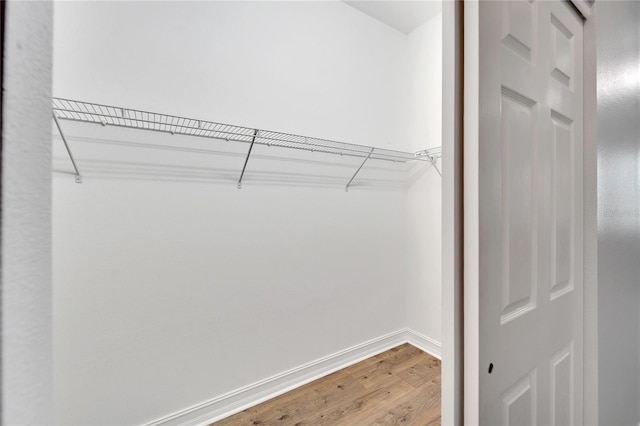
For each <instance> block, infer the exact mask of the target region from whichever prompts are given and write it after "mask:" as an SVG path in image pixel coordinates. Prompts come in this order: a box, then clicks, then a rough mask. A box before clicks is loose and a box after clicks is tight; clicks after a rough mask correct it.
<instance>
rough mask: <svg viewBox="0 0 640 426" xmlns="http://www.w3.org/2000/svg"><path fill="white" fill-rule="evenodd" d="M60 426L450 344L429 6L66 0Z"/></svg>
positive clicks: (59, 194)
mask: <svg viewBox="0 0 640 426" xmlns="http://www.w3.org/2000/svg"><path fill="white" fill-rule="evenodd" d="M54 35H55V37H54V40H53V44H54V74H53V94H54V98H53V100H52V103H53V119H52V126H53V128H54V138H53V140H52V144H53V169H54V176H53V270H54V314H53V315H54V316H53V318H54V397H55V405H56V410H57V412H56V423H58V424H155V425H160V424H163V425H169V424H198V422H205V421H211V420H214V419H216V418H219V417H220V416H224V415H228V414H231V413H232V412H233V411H234V410H235V411H237V410H238V409H240V408H242V407H246V406H247V405H249V404H253V403H257V402H260V401H262V400H264V399H266V398H268V397H270V396H273V395H274V394H275V393H281V392H283V391H286V390H287V389H290V388H292V387H295V386H298V385H300V384H302V383H306V382H308V381H310V380H312V379H314V378H317V377H320V376H322V375H324V374H327V373H328V372H331V371H334V370H336V369H338V368H341V367H344V366H346V365H349V364H351V363H354V362H356V361H359V360H362V359H364V358H366V357H368V356H371V355H374V354H376V353H379V352H381V351H383V350H386V349H389V348H391V347H393V346H397V345H398V344H400V343H404V342H407V341H408V342H410V343H412V344H414V345H415V346H417V347H419V348H421V349H423V350H425V351H428V352H429V353H431V354H433V355H435V356H440V350H441V344H440V342H441V286H442V280H441V256H440V252H441V238H442V236H441V232H442V230H441V225H440V223H441V164H440V157H441V149H440V146H441V144H442V143H441V127H442V126H441V120H442V117H441V105H442V84H441V81H442V18H441V11H440V4H439V3H438V2H385V1H383V2H374V1H372V2H368V1H362V2H351V1H326V2H68V3H67V2H56V3H55V12H54Z"/></svg>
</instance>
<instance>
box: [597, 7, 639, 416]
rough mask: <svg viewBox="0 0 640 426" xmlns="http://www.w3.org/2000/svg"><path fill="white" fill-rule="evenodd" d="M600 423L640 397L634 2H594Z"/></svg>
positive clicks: (632, 410)
mask: <svg viewBox="0 0 640 426" xmlns="http://www.w3.org/2000/svg"><path fill="white" fill-rule="evenodd" d="M596 19H597V22H596V26H597V29H598V33H597V37H598V43H597V55H598V303H599V306H598V323H599V324H598V335H599V340H598V345H599V361H598V362H599V368H598V372H599V398H600V403H599V417H600V424H606V425H629V424H634V425H635V424H638V422H639V421H640V415H639V413H638V409H639V406H638V401H639V400H640V352H639V351H640V342H639V339H640V307H639V304H640V286H638V279H639V277H640V264H639V263H638V253H640V186H639V185H640V166H639V164H640V125H639V123H640V121H639V118H640V68H639V66H640V49H639V47H640V31H639V30H638V29H639V28H640V3H637V2H599V3H598V4H597V10H596Z"/></svg>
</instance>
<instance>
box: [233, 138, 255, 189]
mask: <svg viewBox="0 0 640 426" xmlns="http://www.w3.org/2000/svg"><path fill="white" fill-rule="evenodd" d="M257 136H258V129H255V130H254V131H253V138H251V145H249V151H248V152H247V158H245V159H244V166H243V167H242V173H240V179H238V189H242V178H244V172H245V171H246V170H247V163H248V162H249V157H251V150H252V149H253V144H254V143H255V142H256V137H257Z"/></svg>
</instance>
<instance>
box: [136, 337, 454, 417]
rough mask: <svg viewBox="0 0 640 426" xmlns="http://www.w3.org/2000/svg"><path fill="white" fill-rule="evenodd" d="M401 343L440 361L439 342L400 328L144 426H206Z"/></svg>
mask: <svg viewBox="0 0 640 426" xmlns="http://www.w3.org/2000/svg"><path fill="white" fill-rule="evenodd" d="M404 343H409V344H411V345H413V346H415V347H417V348H418V349H421V350H423V351H425V352H428V353H430V354H431V355H433V356H435V357H438V358H440V353H441V344H440V343H439V342H437V341H435V340H433V339H431V338H429V337H427V336H424V335H422V334H420V333H417V332H415V331H413V330H409V329H406V328H403V329H400V330H398V331H394V332H393V333H389V334H386V335H384V336H381V337H378V338H376V339H372V340H369V341H367V342H364V343H361V344H359V345H355V346H352V347H351V348H348V349H344V350H342V351H339V352H336V353H334V354H331V355H328V356H325V357H322V358H319V359H317V360H315V361H312V362H309V363H307V364H304V365H301V366H299V367H296V368H293V369H291V370H288V371H284V372H282V373H280V374H276V375H275V376H271V377H268V378H266V379H264V380H260V381H258V382H255V383H252V384H250V385H247V386H244V387H241V388H239V389H236V390H234V391H231V392H228V393H226V394H223V395H219V396H217V397H215V398H212V399H210V400H208V401H204V402H201V403H200V404H196V405H193V406H191V407H189V408H185V409H183V410H180V411H176V412H175V413H172V414H169V415H168V416H165V417H162V418H159V419H156V420H154V421H152V422H150V423H147V424H146V425H145V426H177V425H180V426H200V425H209V424H211V423H213V422H216V421H218V420H221V419H223V418H225V417H228V416H231V415H233V414H236V413H239V412H240V411H243V410H246V409H247V408H249V407H253V406H254V405H257V404H260V403H262V402H264V401H267V400H269V399H272V398H275V397H276V396H278V395H281V394H283V393H286V392H289V391H291V390H293V389H295V388H298V387H300V386H303V385H305V384H307V383H309V382H312V381H314V380H317V379H319V378H321V377H324V376H326V375H328V374H331V373H333V372H335V371H338V370H341V369H343V368H345V367H348V366H350V365H352V364H355V363H357V362H360V361H362V360H365V359H367V358H370V357H372V356H375V355H377V354H379V353H382V352H384V351H387V350H389V349H391V348H394V347H396V346H399V345H402V344H404Z"/></svg>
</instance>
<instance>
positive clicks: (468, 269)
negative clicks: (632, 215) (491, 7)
mask: <svg viewBox="0 0 640 426" xmlns="http://www.w3.org/2000/svg"><path fill="white" fill-rule="evenodd" d="M454 3H455V4H457V7H460V8H462V9H463V10H462V25H461V27H462V28H463V37H462V40H461V42H462V48H463V51H464V53H463V57H462V59H461V61H460V62H461V63H462V64H463V65H462V67H463V78H462V80H463V81H462V83H461V84H462V87H463V93H464V94H463V99H462V101H461V102H462V106H461V108H454V109H452V110H448V109H445V108H444V106H445V104H444V103H445V93H444V92H443V126H444V125H445V123H446V116H447V112H453V113H454V115H455V114H459V113H460V111H462V114H463V117H464V119H463V120H462V129H461V130H462V143H461V145H457V144H455V143H451V142H449V143H447V139H446V138H444V139H443V153H444V154H443V169H446V167H447V164H449V165H450V163H451V162H455V161H457V160H458V155H459V154H461V157H462V159H461V162H462V166H461V173H462V185H463V187H462V188H461V191H462V202H461V205H460V206H459V208H460V209H461V210H460V211H456V210H455V209H452V207H456V206H457V205H456V204H452V203H451V202H450V201H449V200H447V198H445V197H446V196H447V195H446V194H447V192H448V190H450V189H451V187H453V188H454V189H455V190H458V188H457V187H456V186H455V185H453V186H452V185H451V182H447V180H446V179H445V177H446V175H444V174H443V232H451V231H452V230H453V231H454V232H453V233H452V234H448V235H449V238H451V235H453V236H454V245H455V243H457V239H456V238H457V237H458V229H457V228H455V227H454V228H451V227H450V224H449V227H448V226H447V225H448V222H452V221H453V222H455V219H450V218H449V217H448V216H447V215H452V213H453V216H454V217H455V213H456V212H457V213H458V214H461V215H462V217H463V220H462V229H460V230H459V232H460V235H462V237H463V241H462V251H461V252H460V253H459V252H458V251H455V250H454V252H453V253H454V261H453V262H452V261H451V259H449V257H451V256H452V251H451V250H447V249H448V247H446V246H445V241H446V238H443V283H448V285H444V286H443V314H446V313H447V308H448V307H451V306H453V307H454V312H456V313H457V312H458V310H460V315H461V317H460V315H458V316H453V315H450V316H447V317H443V324H447V323H446V321H447V320H449V321H451V320H452V319H453V320H454V321H455V320H458V319H459V320H460V323H461V327H456V326H454V327H451V326H443V364H442V424H446V425H454V424H455V425H458V424H478V423H479V395H480V387H479V380H478V379H479V375H480V367H479V363H478V359H479V344H480V336H479V328H478V323H479V303H480V294H479V262H478V259H479V222H478V218H479V188H478V183H477V182H478V177H479V166H480V165H479V150H478V144H477V141H478V138H479V122H480V120H481V119H482V117H481V115H480V111H479V108H478V107H477V106H478V101H479V84H480V81H479V69H480V67H479V29H480V22H479V2H478V0H464V1H463V2H458V1H456V2H454ZM446 4H447V2H445V5H446ZM571 4H572V5H573V6H574V7H575V9H576V10H577V11H578V13H580V15H581V16H582V17H583V18H584V51H583V61H584V75H583V85H584V87H583V99H584V113H583V117H584V120H583V149H584V152H583V168H584V181H583V191H584V192H583V193H584V199H583V204H584V206H583V208H584V225H583V228H584V243H583V244H584V247H583V249H584V251H583V253H584V262H583V265H584V266H583V272H584V311H583V323H584V351H583V353H584V362H583V376H584V386H583V389H584V391H583V398H584V404H583V407H584V409H583V410H584V423H585V424H586V425H597V424H598V300H597V298H598V278H597V277H598V276H597V242H598V235H597V126H596V122H597V120H596V119H597V90H596V89H597V78H596V73H597V69H596V25H595V16H596V7H595V6H592V4H591V2H586V1H584V0H572V2H571ZM449 8H451V6H449ZM446 10H447V8H446V7H444V8H443V27H445V26H447V24H449V25H454V24H452V23H453V22H456V21H453V20H452V19H451V17H450V16H449V17H447V14H445V11H446ZM447 19H448V21H447ZM445 35H446V34H445ZM444 41H445V42H446V41H447V38H446V37H445V38H444ZM454 46H456V45H455V44H454ZM448 47H450V46H447V44H446V43H445V44H444V46H443V52H444V55H445V56H444V58H445V60H444V62H443V63H444V67H445V68H444V72H443V85H444V86H445V89H444V90H446V89H447V82H446V79H445V78H444V76H446V75H447V73H446V71H447V68H446V67H447V61H446V54H447V48H448ZM458 106H459V105H458ZM457 118H458V117H457V116H456V121H457ZM445 130H446V129H445V128H444V127H443V136H444V135H445V133H444V131H445ZM457 130H458V129H457ZM453 140H454V141H457V139H455V138H454V139H453ZM474 142H475V143H474ZM448 144H449V145H450V147H449V150H447V145H448ZM447 153H449V157H451V158H447ZM458 166H459V164H454V165H453V168H454V170H456V171H457V170H458V169H457V167H458ZM450 167H451V165H450ZM457 177H459V176H457V175H456V178H457ZM450 179H451V180H454V179H453V178H452V177H450ZM445 235H446V234H445ZM458 268H462V271H460V269H458ZM452 269H453V272H454V273H453V274H452ZM457 273H461V275H462V283H461V288H458V285H459V283H458V281H457V280H455V279H453V280H452V279H451V277H457V275H455V274H457ZM451 284H453V285H451ZM449 285H451V287H452V289H449V290H448V287H449ZM458 292H461V294H462V300H461V301H460V300H458V299H456V298H455V295H457V293H458ZM449 293H453V296H454V297H452V294H449ZM445 294H446V295H447V297H448V298H447V299H445V296H444V295H445ZM452 332H453V334H452ZM458 333H461V334H462V336H464V337H463V339H462V342H461V343H460V342H459V340H458V339H457V338H458V337H460V335H459V334H458ZM447 346H452V347H451V348H449V351H448V350H447ZM456 349H457V350H459V351H461V352H462V355H461V354H460V353H458V352H457V351H456V353H455V354H454V355H451V354H450V352H451V350H456ZM452 356H453V358H450V357H452ZM458 357H461V359H462V361H461V363H460V364H458V361H459V358H458ZM447 359H450V360H453V362H452V363H451V364H452V367H450V368H449V369H448V368H447V365H446V363H445V360H447ZM449 370H452V371H449ZM460 375H461V377H462V385H461V386H462V388H463V389H464V390H463V394H462V396H461V397H460V396H459V392H452V391H451V389H450V386H451V384H454V383H457V382H456V380H459V379H460ZM460 398H461V399H462V401H460Z"/></svg>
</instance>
